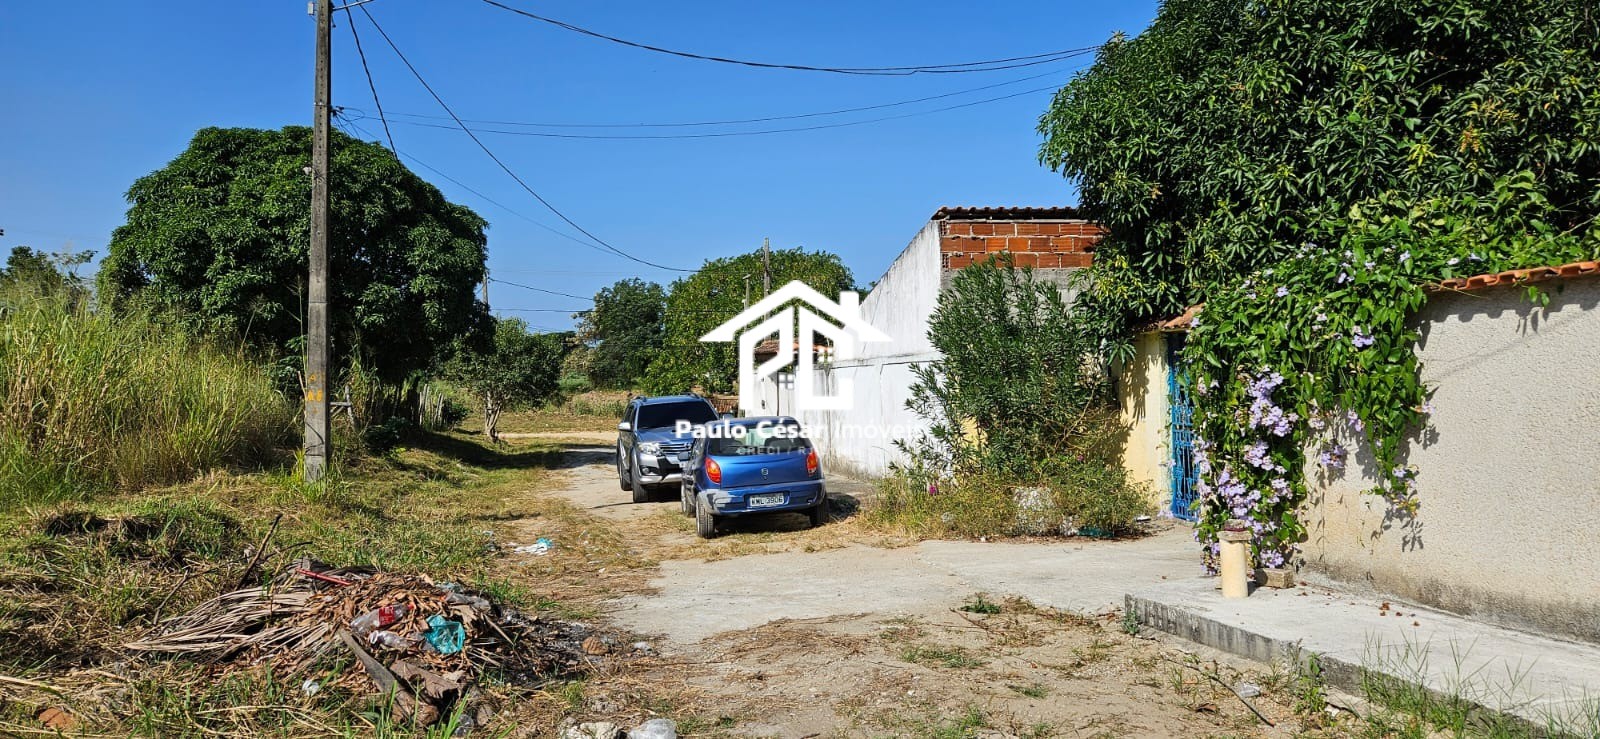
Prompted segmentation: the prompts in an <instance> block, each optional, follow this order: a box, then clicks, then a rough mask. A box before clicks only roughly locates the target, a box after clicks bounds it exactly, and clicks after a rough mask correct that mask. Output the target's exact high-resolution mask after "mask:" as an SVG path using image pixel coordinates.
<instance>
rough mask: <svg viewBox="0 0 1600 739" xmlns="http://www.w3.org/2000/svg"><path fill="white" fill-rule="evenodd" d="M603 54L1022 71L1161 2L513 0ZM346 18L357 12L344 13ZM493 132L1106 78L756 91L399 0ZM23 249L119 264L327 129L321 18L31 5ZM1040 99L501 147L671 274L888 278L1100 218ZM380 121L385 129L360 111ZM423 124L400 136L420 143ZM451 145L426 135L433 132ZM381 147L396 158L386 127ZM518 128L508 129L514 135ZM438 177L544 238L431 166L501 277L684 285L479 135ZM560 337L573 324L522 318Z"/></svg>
mask: <svg viewBox="0 0 1600 739" xmlns="http://www.w3.org/2000/svg"><path fill="white" fill-rule="evenodd" d="M505 2H506V3H507V4H510V5H515V6H519V7H523V8H526V9H528V10H531V11H533V12H536V13H539V14H542V15H547V16H550V17H554V18H558V19H561V20H564V21H567V22H570V23H574V24H577V25H581V26H586V27H589V28H592V29H595V30H597V31H601V32H603V33H608V34H611V35H614V36H620V37H624V38H628V39H633V40H638V41H641V42H645V43H651V44H655V45H659V46H665V47H670V48H676V49H683V50H687V51H694V52H700V53H704V54H709V55H717V56H726V57H735V58H743V59H753V60H759V61H772V62H780V63H797V64H808V65H819V66H873V67H879V66H901V65H912V64H944V63H955V62H967V61H975V60H982V59H994V58H1003V57H1015V56H1022V55H1028V54H1036V53H1043V52H1048V51H1054V50H1057V49H1066V48H1076V47H1082V46H1090V45H1093V44H1097V43H1100V42H1102V41H1104V40H1105V39H1106V38H1107V37H1109V36H1110V35H1111V34H1112V33H1113V32H1116V31H1124V32H1127V33H1128V34H1130V35H1133V34H1136V33H1138V31H1140V30H1141V29H1142V28H1144V27H1145V26H1146V25H1147V24H1148V23H1149V21H1150V19H1151V18H1152V17H1153V16H1154V14H1155V7H1156V4H1155V2H1153V0H1151V1H1142V2H1096V3H1087V2H1054V3H1006V2H992V3H981V4H980V3H957V2H909V1H906V0H878V1H873V2H849V3H846V2H825V3H748V2H732V1H731V0H730V1H722V0H717V1H714V2H698V3H661V2H637V1H635V0H618V1H615V2H579V1H577V0H554V1H550V2H535V1H534V0H505ZM336 4H337V3H336ZM366 7H367V8H368V9H369V10H371V12H372V13H373V15H374V16H375V17H376V18H377V20H378V22H379V23H381V24H382V25H383V26H384V28H385V30H387V31H388V32H389V33H390V35H391V36H392V37H393V38H394V39H395V41H396V43H398V44H399V45H400V48H401V49H402V50H403V51H404V52H405V53H406V54H407V56H409V57H410V59H411V61H412V62H413V63H414V64H416V65H417V67H418V68H419V69H420V70H421V72H422V74H423V75H424V76H425V77H427V79H428V81H429V82H430V83H431V84H432V85H433V86H434V88H435V89H436V90H437V91H438V92H439V93H440V94H441V95H442V96H443V97H444V98H445V100H446V102H448V103H450V104H451V106H452V107H453V108H455V110H456V112H457V113H458V114H460V115H461V116H463V117H465V118H475V119H489V120H509V121H537V122H554V123H662V122H688V121H707V120H727V119H745V118H756V117H765V116H782V115H794V114H799V113H810V112H816V111H829V110H837V109H840V108H850V107H857V106H869V105H879V104H883V103H891V102H896V101H903V100H910V99H914V98H921V97H927V96H933V95H942V94H945V93H950V92H956V91H961V90H968V89H971V88H976V87H980V86H986V85H997V84H999V83H1007V82H1012V81H1016V80H1020V79H1021V78H1024V77H1030V76H1033V75H1038V74H1044V73H1050V74H1048V75H1047V76H1045V77H1043V78H1040V79H1034V80H1030V81H1018V82H1015V83H1014V84H1007V85H1004V86H1000V87H995V88H993V89H989V90H983V91H978V92H972V93H969V94H961V95H954V96H951V97H948V98H944V99H940V100H934V101H928V102H925V103H920V104H915V105H906V106H900V107H894V108H888V109H883V110H876V111H867V112H861V113H855V114H850V115H841V116H830V117H818V118H807V119H802V120H794V121H777V122H773V123H767V124H751V125H744V126H723V127H713V128H678V129H601V128H583V129H569V128H533V129H516V130H534V131H546V132H561V133H581V134H601V135H606V134H618V133H621V134H640V133H643V134H656V133H679V132H709V131H741V130H757V129H762V128H787V127H795V126H806V125H815V124H822V123H837V122H844V121H853V120H862V119H866V118H876V117H882V116H886V115H899V114H903V113H912V112H919V111H926V110H930V109H933V108H939V107H945V106H950V105H958V104H963V103H972V102H976V101H982V100H986V99H989V98H994V97H998V96H1002V95H1010V94H1013V93H1019V92H1023V91H1027V90H1033V89H1035V88H1040V87H1046V86H1050V85H1056V84H1059V83H1060V82H1062V81H1064V80H1066V79H1067V78H1068V77H1069V76H1070V73H1071V71H1072V70H1074V69H1077V68H1079V67H1080V66H1082V65H1083V64H1085V63H1086V62H1087V61H1088V58H1087V57H1085V58H1083V59H1077V60H1069V61H1065V62H1060V63H1055V64H1050V65H1043V66H1037V67H1028V68H1023V69H1014V70H1008V71H996V72H988V73H981V74H956V75H917V76H913V77H857V76H843V75H833V74H821V73H808V72H798V71H786V70H762V69H750V68H744V67H738V66H732V65H724V64H716V63H710V62H703V61H695V60H689V59H680V58H675V57H669V56H664V55H659V54H654V53H651V52H646V51H641V50H637V49H630V48H626V47H622V46H617V45H614V44H611V43H607V42H604V41H600V40H596V39H592V38H588V37H584V36H580V35H577V34H574V33H571V32H568V31H564V30H560V29H557V28H553V27H551V26H548V25H545V24H541V23H537V22H533V21H529V20H526V19H523V18H521V17H519V16H515V15H512V14H509V13H507V12H505V11H503V10H499V9H497V8H494V7H491V6H489V5H486V4H484V3H483V2H481V1H480V0H433V1H431V2H425V1H424V0H374V2H371V3H370V4H368V5H367V6H366ZM0 15H3V17H0V95H3V99H4V100H5V101H6V103H7V105H6V108H7V111H6V113H5V115H3V116H0V141H3V142H5V143H4V145H3V146H0V229H4V230H5V236H4V237H3V238H0V247H3V248H4V249H5V250H9V248H10V247H11V246H14V245H17V244H27V245H30V246H33V247H35V248H39V249H45V250H52V251H53V250H57V249H60V248H62V247H63V246H66V245H68V244H70V245H71V246H72V247H73V248H75V249H93V250H96V251H97V252H101V253H103V252H104V249H105V244H106V240H107V239H108V238H109V236H110V233H111V230H112V229H114V228H115V227H116V226H118V225H119V224H120V223H121V222H122V219H123V214H124V212H125V210H126V207H127V206H126V203H125V201H124V200H123V193H124V192H125V191H126V190H127V187H128V185H129V184H130V183H132V182H133V180H134V179H136V178H138V177H140V176H142V175H144V174H146V173H148V172H150V171H151V170H154V169H157V168H159V167H161V166H162V165H164V164H165V163H166V162H168V161H170V160H171V159H172V158H173V157H175V156H176V155H177V154H178V153H179V152H180V151H182V150H183V148H184V147H185V146H186V145H187V143H188V140H189V138H190V137H191V136H192V135H193V133H194V131H195V130H196V129H198V128H201V127H204V126H252V127H262V128H277V127H281V126H284V125H291V124H298V125H304V124H306V123H308V122H309V121H310V116H311V50H312V47H311V43H312V31H313V26H312V20H311V18H310V17H309V16H307V15H306V3H305V2H304V0H248V1H246V2H237V1H230V2H218V1H217V0H193V1H189V0H170V1H169V2H163V3H159V4H157V3H128V2H120V1H119V2H107V1H99V2H35V3H20V2H19V3H8V4H7V6H6V8H5V10H4V11H0ZM357 19H358V25H357V30H358V31H360V32H361V36H362V44H363V46H364V47H365V51H366V54H367V57H368V59H369V61H370V63H371V66H372V72H373V75H374V77H375V79H376V82H377V86H378V92H379V95H380V96H381V98H382V100H383V104H384V107H385V109H386V110H388V111H390V112H391V113H412V114H422V115H429V116H433V115H440V114H441V113H442V111H441V110H440V109H439V108H438V107H437V105H436V104H435V103H434V102H433V100H432V99H431V98H430V97H429V96H428V95H427V93H426V91H424V90H423V89H422V88H421V87H420V86H419V85H418V84H417V83H416V82H415V80H414V79H413V78H412V77H411V76H410V74H409V73H408V72H407V71H406V70H405V68H404V66H402V65H401V64H400V62H399V61H398V60H397V59H396V58H395V56H394V54H393V53H392V52H391V51H390V50H389V49H388V47H387V46H386V45H385V44H384V43H383V40H382V39H381V38H380V37H379V36H378V34H377V33H376V31H374V30H373V29H372V27H371V26H370V25H368V24H367V23H366V21H365V19H364V18H361V17H360V14H359V12H358V13H357ZM337 20H338V27H337V28H335V30H334V82H333V84H334V90H333V93H334V103H335V104H336V105H341V106H346V107H348V108H352V109H360V110H363V111H367V112H368V113H367V114H368V115H371V111H372V110H373V106H372V101H371V97H370V95H369V93H368V90H367V83H366V79H365V78H364V76H363V75H362V71H361V66H360V63H359V61H358V59H357V57H356V54H355V47H354V44H353V43H352V41H351V37H350V29H349V28H348V27H347V24H348V22H349V21H348V19H347V18H346V17H345V15H344V14H343V13H340V14H338V16H337ZM1048 100H1049V93H1048V92H1034V93H1030V94H1025V95H1021V96H1018V97H1014V98H1011V99H1007V100H997V101H993V102H987V103H983V104H977V105H971V106H969V107H965V108H962V109H959V110H952V111H947V112H941V113H932V114H929V115H919V116H915V117H909V118H904V119H901V120H893V121H885V122H880V123H871V124H865V125H858V126H849V127H841V128H833V129H827V130H817V131H805V132H793V133H782V134H773V135H762V136H742V137H741V136H735V137H720V138H704V139H674V140H578V139H554V138H540V137H530V136H504V135H495V134H485V135H484V137H483V138H484V140H485V142H486V143H488V145H489V146H490V147H491V148H492V149H494V150H495V152H496V153H497V154H499V155H500V156H501V158H502V159H504V160H505V161H506V162H507V163H508V164H509V165H510V166H511V167H512V168H513V169H515V170H516V171H517V172H518V173H519V174H520V175H522V176H523V178H524V179H526V180H527V181H528V182H529V183H530V184H531V185H532V186H533V187H534V188H536V189H537V190H539V192H540V193H541V194H543V195H544V196H545V197H546V198H548V199H549V200H550V201H552V202H553V203H554V204H556V205H557V207H560V208H561V209H563V210H564V211H565V212H566V213H567V214H568V215H569V216H570V217H571V218H572V219H573V220H575V221H577V222H578V223H580V224H582V225H583V226H584V227H585V228H587V229H588V230H589V231H591V232H593V233H595V234H597V235H599V236H600V237H602V238H604V239H606V240H607V241H609V242H610V243H612V244H614V245H616V246H617V247H619V248H621V249H623V250H625V251H629V252H632V253H635V254H639V255H641V256H644V257H646V258H647V259H649V260H650V261H654V262H659V263H663V264H668V265H672V266H680V267H695V266H698V265H699V264H700V263H701V261H703V260H704V259H708V258H714V257H718V256H725V255H730V254H736V253H740V252H743V251H748V250H750V249H753V248H758V247H759V246H760V245H761V239H762V238H763V237H770V238H771V239H772V243H773V246H774V247H775V248H782V247H791V246H805V247H807V248H811V249H826V250H829V251H833V252H836V253H838V254H840V255H841V256H842V257H843V258H844V261H845V263H846V264H847V265H848V266H849V267H850V268H851V270H852V271H853V272H854V273H855V276H856V280H857V282H858V283H860V284H863V285H864V284H866V283H868V282H870V281H872V280H874V279H876V278H877V277H878V276H879V275H880V274H881V273H882V272H883V270H884V269H885V268H886V267H887V266H888V264H889V262H890V261H891V260H892V259H893V258H894V256H895V255H896V254H898V253H899V251H900V250H901V249H902V248H904V246H905V245H906V243H907V242H908V241H909V240H910V238H911V236H912V235H913V234H914V233H915V232H916V231H917V229H918V228H920V226H921V225H922V223H923V222H925V221H926V219H927V218H928V216H929V215H931V214H932V213H933V211H934V210H935V209H936V208H938V207H939V206H941V205H1056V204H1073V203H1075V202H1076V200H1077V195H1076V193H1075V192H1074V191H1073V190H1072V188H1071V187H1069V185H1068V184H1067V183H1066V182H1065V181H1064V180H1062V179H1061V178H1060V177H1059V176H1058V175H1056V174H1054V173H1052V172H1049V171H1048V170H1046V169H1044V168H1042V167H1040V166H1039V165H1038V164H1037V161H1036V151H1037V148H1038V144H1039V139H1038V135H1037V134H1036V133H1035V132H1034V126H1035V122H1036V119H1037V118H1038V115H1039V113H1040V112H1041V111H1042V110H1043V109H1044V106H1045V105H1046V103H1047V102H1048ZM352 114H353V115H360V114H359V113H354V112H352ZM400 118H401V117H398V116H397V117H395V119H394V120H395V121H398V120H400ZM407 119H408V120H412V121H416V122H422V123H438V121H432V120H429V119H423V118H407ZM358 125H360V126H362V127H363V128H365V129H366V130H367V131H368V132H370V133H372V134H374V135H378V134H381V129H380V127H379V125H378V121H377V120H376V119H375V118H370V119H368V120H362V121H359V123H358ZM501 128H505V127H501ZM392 130H393V132H394V137H395V142H396V145H397V147H398V148H399V149H400V151H401V152H403V153H406V154H409V155H412V156H415V157H417V158H418V159H421V160H422V161H424V162H427V163H428V164H430V165H432V166H433V167H435V168H437V169H439V170H440V171H442V172H444V173H446V174H448V175H450V176H451V177H454V178H455V179H457V180H459V181H460V182H461V183H464V184H465V185H467V186H470V187H471V188H472V189H475V190H477V191H479V192H481V193H483V194H484V195H487V196H489V197H490V198H493V199H494V200H496V201H498V202H500V203H502V204H504V205H506V206H509V207H510V208H511V209H512V210H515V211H516V212H517V213H520V214H521V216H518V215H513V214H512V213H511V212H508V211H507V210H505V209H503V208H501V207H499V206H496V205H493V204H490V203H488V202H485V201H484V200H483V199H481V198H480V197H478V196H477V195H474V194H472V193H470V192H468V191H466V190H464V189H463V188H462V187H460V186H458V185H456V184H454V183H451V182H449V181H447V180H445V179H443V178H441V177H439V176H437V175H435V174H434V173H433V172H429V171H427V170H426V169H423V168H421V167H418V166H416V165H414V164H412V163H411V162H409V161H408V164H410V165H411V166H412V169H413V170H415V171H417V172H418V174H420V175H422V176H423V177H424V178H426V179H428V180H429V181H431V182H433V183H434V184H436V185H438V186H439V187H440V189H441V190H443V191H444V192H445V194H446V196H447V197H449V198H450V199H451V200H454V201H456V202H460V203H464V204H466V205H469V206H470V207H472V208H473V209H475V210H477V211H478V212H479V213H480V214H482V215H483V216H484V217H486V218H487V219H488V220H489V222H490V224H491V227H490V230H489V265H490V270H491V273H492V274H493V275H494V276H495V277H498V278H502V279H505V280H509V281H512V282H520V283H523V284H527V285H533V286H537V287H542V288H547V289H551V290H556V291H561V292H570V293H574V294H578V295H590V294H593V293H594V291H595V290H597V289H598V288H600V287H602V286H604V285H607V284H610V283H611V282H613V281H615V280H617V279H621V278H623V277H628V276H640V277H644V278H646V279H653V280H657V281H660V282H662V283H663V284H665V283H667V282H669V281H670V280H671V279H673V277H675V276H676V275H675V274H674V273H670V272H663V271H660V270H656V269H652V268H649V267H644V266H642V265H638V264H635V263H633V262H629V261H627V260H624V259H622V258H620V257H616V256H612V255H608V254H603V253H601V252H599V251H596V250H593V249H589V248H585V247H583V246H580V245H579V244H577V243H575V242H574V241H571V240H568V239H565V238H562V237H560V236H557V235H555V234H553V233H551V232H550V231H549V230H545V229H543V228H540V227H539V226H538V225H535V224H534V223H530V222H529V221H528V220H525V219H524V218H523V217H522V216H526V217H527V218H531V219H533V220H536V221H539V222H541V223H543V224H545V225H547V226H549V227H551V228H554V229H556V230H559V231H565V232H568V233H572V231H571V229H570V228H568V227H567V226H566V225H565V224H563V223H561V222H560V221H559V220H558V219H557V218H556V217H555V216H554V215H552V214H550V213H549V212H547V211H545V210H544V209H543V208H542V207H541V206H540V205H539V204H538V203H537V202H535V201H534V200H533V199H532V198H531V197H529V196H528V195H527V194H526V193H525V192H523V191H522V190H521V189H519V188H518V187H517V186H516V184H515V183H514V182H512V181H511V180H510V179H509V178H508V177H507V176H506V175H505V174H504V173H503V172H501V171H500V170H499V169H498V168H497V167H496V166H495V165H494V164H493V163H492V162H491V161H489V160H488V159H487V158H486V157H485V156H484V155H483V154H482V152H480V151H479V150H478V149H477V148H475V147H474V146H473V145H472V143H471V142H470V141H469V140H468V139H467V138H466V137H465V136H464V135H462V134H461V132H460V131H452V130H447V129H443V128H429V127H422V126H416V125H407V124H401V123H398V122H396V123H394V125H392ZM492 289H493V292H492V294H491V298H492V302H493V304H494V306H495V307H496V308H497V309H543V310H545V311H551V309H555V310H566V309H575V308H582V307H584V305H585V303H584V301H578V300H572V299H568V298H561V297H556V296H550V295H545V294H540V293H534V292H530V291H526V290H520V289H517V288H513V287H509V286H506V285H494V286H492ZM517 314H518V315H523V316H525V317H526V318H527V319H528V320H529V322H530V323H532V324H534V325H536V326H540V327H544V328H552V329H556V328H565V327H567V326H570V325H571V321H570V319H569V318H568V316H567V315H566V314H565V313H563V312H539V311H538V310H535V311H532V312H521V313H517Z"/></svg>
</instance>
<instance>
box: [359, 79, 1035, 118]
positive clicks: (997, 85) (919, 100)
mask: <svg viewBox="0 0 1600 739" xmlns="http://www.w3.org/2000/svg"><path fill="white" fill-rule="evenodd" d="M1059 73H1060V70H1051V71H1049V72H1044V73H1041V74H1034V75H1029V76H1027V77H1020V78H1018V79H1014V80H1008V81H1006V82H997V83H995V84H992V85H983V86H981V87H971V88H967V89H965V90H956V91H955V92H946V93H942V94H939V95H929V96H927V97H920V98H913V99H911V100H900V101H896V102H893V103H880V104H878V105H863V106H861V107H857V108H840V109H838V110H824V111H817V112H813V113H796V114H793V115H773V116H765V117H762V118H734V119H729V120H722V121H681V122H673V123H545V122H539V121H503V120H486V119H476V118H463V119H461V120H463V121H465V122H467V123H476V124H481V125H485V126H521V127H526V128H693V127H700V126H734V125H741V124H748V123H770V122H773V121H792V120H800V119H804V118H821V117H825V116H833V115H843V114H845V113H861V112H865V111H869V110H883V109H885V108H897V107H900V106H902V105H915V104H917V103H926V102H930V101H933V100H943V99H945V98H952V97H958V96H961V95H968V94H971V93H974V92H982V91H984V90H993V89H996V88H1000V87H1009V86H1011V85H1017V84H1021V83H1023V82H1030V81H1032V80H1037V79H1042V78H1045V77H1049V76H1051V75H1054V74H1059ZM345 110H346V111H355V112H357V113H359V114H361V115H363V116H365V115H366V111H364V110H361V109H360V108H354V107H347V108H345ZM389 115H391V116H395V117H404V118H418V119H422V120H444V121H448V120H450V119H449V118H448V117H446V116H441V115H430V114H427V113H396V112H394V111H389Z"/></svg>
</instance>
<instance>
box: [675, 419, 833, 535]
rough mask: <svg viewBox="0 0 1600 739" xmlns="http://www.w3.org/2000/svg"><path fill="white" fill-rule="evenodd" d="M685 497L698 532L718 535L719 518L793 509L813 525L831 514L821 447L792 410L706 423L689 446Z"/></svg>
mask: <svg viewBox="0 0 1600 739" xmlns="http://www.w3.org/2000/svg"><path fill="white" fill-rule="evenodd" d="M678 461H679V464H681V465H682V467H683V475H682V478H681V479H682V485H683V492H682V494H681V496H680V497H681V500H682V505H683V512H684V514H685V515H689V516H693V517H694V519H695V533H696V534H699V535H700V536H701V537H702V538H708V539H709V538H711V537H713V536H715V535H716V529H717V520H718V519H721V518H729V517H734V516H747V515H752V514H760V513H776V512H779V511H792V512H800V513H805V514H806V515H807V516H809V517H810V518H811V525H812V526H821V525H822V524H823V523H825V522H827V520H828V489H827V485H826V483H825V482H824V481H823V477H822V463H821V460H819V459H818V458H817V449H816V447H814V446H812V444H811V441H810V440H808V439H806V437H805V436H804V435H802V432H801V428H800V423H799V422H798V421H796V420H795V419H793V418H791V417H788V416H765V417H757V418H733V419H725V420H721V421H714V422H712V423H708V424H705V425H704V426H703V427H702V429H701V433H699V434H697V435H696V438H695V440H694V442H693V444H692V445H691V446H690V448H689V449H688V450H687V451H684V452H681V453H679V455H678Z"/></svg>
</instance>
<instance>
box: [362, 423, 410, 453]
mask: <svg viewBox="0 0 1600 739" xmlns="http://www.w3.org/2000/svg"><path fill="white" fill-rule="evenodd" d="M416 432H417V422H416V421H413V420H411V419H409V418H405V417H402V416H390V417H389V418H386V419H384V420H383V422H382V423H374V424H372V425H370V426H367V427H366V428H364V429H362V430H361V445H362V446H364V447H366V448H367V451H369V452H372V453H373V454H377V455H379V456H382V455H386V454H389V453H390V452H393V451H394V450H395V449H397V448H399V446H400V444H401V442H404V441H405V440H406V438H407V437H409V436H412V435H414V434H415V433H416Z"/></svg>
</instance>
